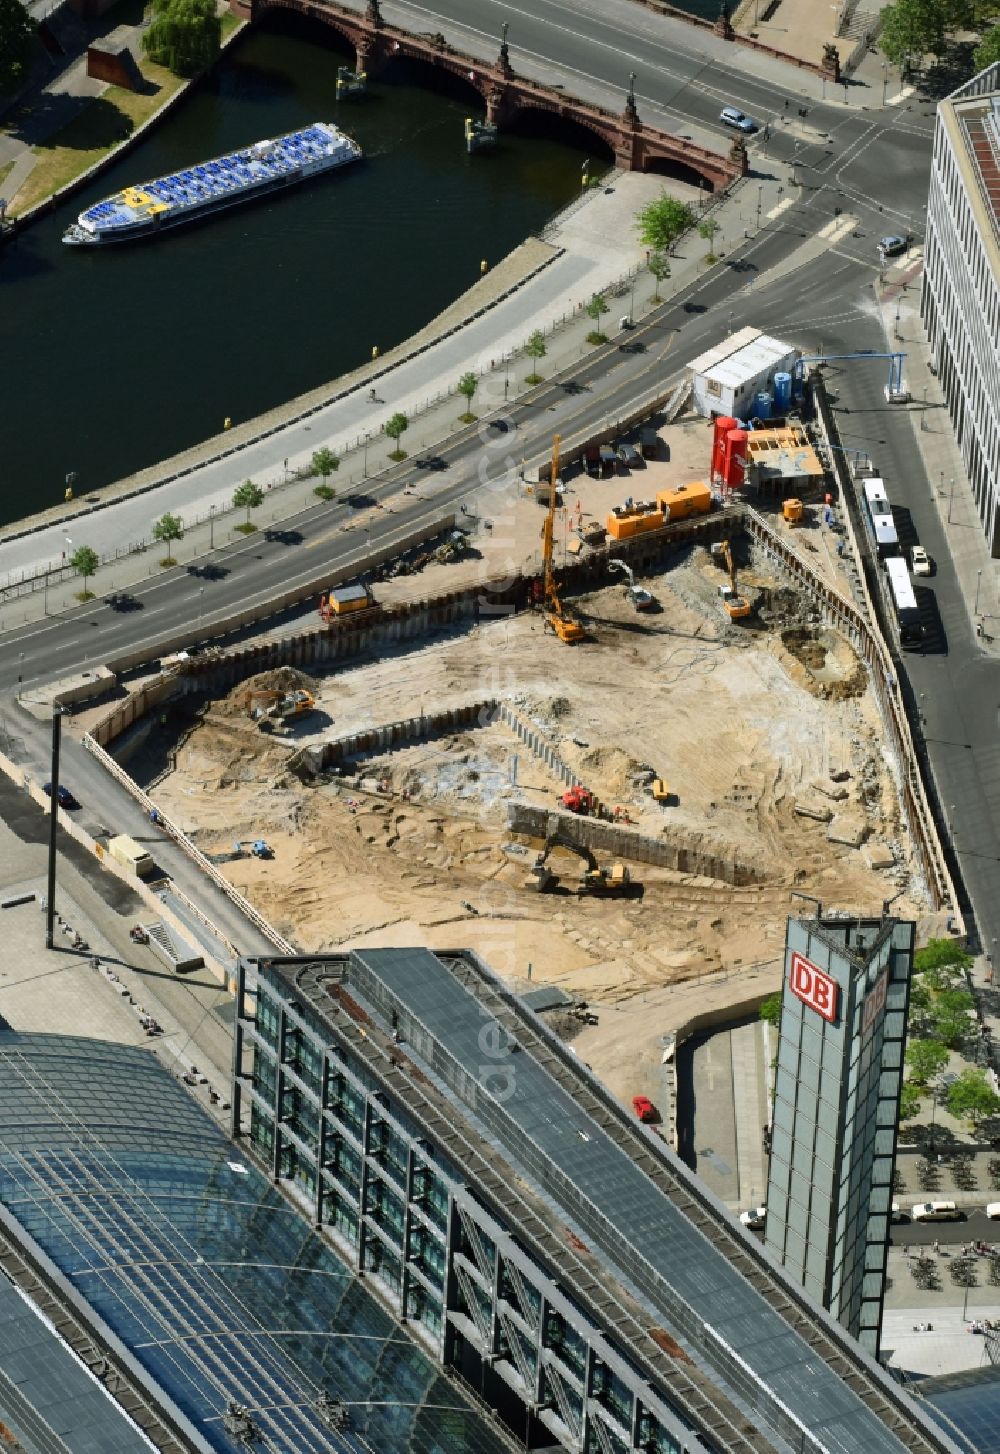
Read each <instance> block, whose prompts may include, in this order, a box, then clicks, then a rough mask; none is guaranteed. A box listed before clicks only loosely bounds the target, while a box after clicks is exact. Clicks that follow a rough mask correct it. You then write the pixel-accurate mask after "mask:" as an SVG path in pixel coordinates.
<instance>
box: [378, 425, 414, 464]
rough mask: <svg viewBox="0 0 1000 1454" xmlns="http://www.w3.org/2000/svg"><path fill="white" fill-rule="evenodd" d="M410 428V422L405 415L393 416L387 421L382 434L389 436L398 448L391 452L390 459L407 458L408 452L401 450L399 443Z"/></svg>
mask: <svg viewBox="0 0 1000 1454" xmlns="http://www.w3.org/2000/svg"><path fill="white" fill-rule="evenodd" d="M409 427H410V421H409V419H407V417H406V415H405V414H393V416H392V418H391V419H387V420H386V421H385V423H384V424H383V425H382V433H383V434H386V435H388V437H389V438H390V439H391V440H393V442H394V443H395V446H396V447H395V449H393V450H390V452H389V458H390V459H405V458H406V450H405V449H403V448H401V446H400V443H399V441H400V439H401V438H402V436H403V431H404V430H406V429H408V428H409Z"/></svg>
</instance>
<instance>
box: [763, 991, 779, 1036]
mask: <svg viewBox="0 0 1000 1454" xmlns="http://www.w3.org/2000/svg"><path fill="white" fill-rule="evenodd" d="M758 1014H759V1015H760V1018H761V1019H762V1020H763V1021H764V1022H765V1023H766V1024H768V1025H773V1026H774V1028H775V1029H777V1028H778V1026H779V1025H780V1024H781V991H780V990H775V992H774V994H773V995H768V996H767V998H766V999H764V1000H761V1002H760V1009H759V1011H758Z"/></svg>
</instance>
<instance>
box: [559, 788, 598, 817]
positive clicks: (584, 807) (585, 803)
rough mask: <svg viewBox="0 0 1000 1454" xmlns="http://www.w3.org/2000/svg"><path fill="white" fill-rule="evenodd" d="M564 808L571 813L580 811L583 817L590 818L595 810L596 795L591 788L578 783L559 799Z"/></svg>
mask: <svg viewBox="0 0 1000 1454" xmlns="http://www.w3.org/2000/svg"><path fill="white" fill-rule="evenodd" d="M559 801H560V803H562V805H563V807H564V808H568V809H569V811H570V812H571V813H579V814H580V816H581V817H582V818H589V817H590V815H591V813H592V812H593V811H594V795H593V793H592V792H591V791H590V789H589V788H582V787H580V785H579V783H577V784H576V785H575V786H574V787H572V788H570V789H569V790H568V791H567V792H565V793H563V794H562V796H561V797H560V799H559Z"/></svg>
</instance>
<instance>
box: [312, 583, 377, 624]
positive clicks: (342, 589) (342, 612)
mask: <svg viewBox="0 0 1000 1454" xmlns="http://www.w3.org/2000/svg"><path fill="white" fill-rule="evenodd" d="M325 604H326V610H327V612H328V613H329V614H330V615H331V616H347V615H349V614H350V612H351V611H363V610H364V609H365V608H366V606H370V605H371V593H370V592H369V590H368V587H367V586H363V585H360V584H358V585H352V586H334V587H333V590H332V591H330V593H329V596H328V598H327V601H326V603H325ZM323 608H324V602H323V597H322V596H321V597H320V610H321V611H322V610H323Z"/></svg>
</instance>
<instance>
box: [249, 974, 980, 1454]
mask: <svg viewBox="0 0 1000 1454" xmlns="http://www.w3.org/2000/svg"><path fill="white" fill-rule="evenodd" d="M235 1029H236V1040H235V1047H234V1053H235V1062H234V1069H235V1074H234V1091H233V1131H234V1135H237V1136H239V1137H241V1138H242V1142H241V1144H242V1145H243V1146H245V1147H246V1148H247V1150H248V1151H249V1152H250V1153H251V1154H253V1155H255V1156H256V1157H259V1158H260V1159H261V1160H262V1161H263V1162H264V1164H265V1165H266V1167H267V1170H268V1172H269V1173H270V1175H271V1177H272V1179H273V1180H274V1182H275V1183H276V1184H277V1185H278V1186H280V1187H281V1188H282V1189H284V1190H285V1191H286V1192H287V1194H288V1196H289V1197H290V1198H293V1199H294V1200H295V1201H296V1202H298V1204H299V1205H300V1207H301V1209H302V1213H303V1215H304V1216H305V1217H307V1218H308V1219H309V1221H310V1222H311V1223H313V1224H315V1225H316V1226H317V1227H319V1228H321V1229H322V1231H323V1232H324V1233H325V1234H326V1235H327V1236H328V1237H329V1238H330V1239H331V1241H332V1242H333V1243H334V1244H335V1245H336V1246H337V1247H338V1249H339V1251H340V1253H341V1254H342V1256H343V1257H344V1258H345V1259H347V1260H348V1261H349V1263H350V1265H351V1267H352V1268H353V1269H354V1271H355V1272H356V1273H357V1274H359V1275H360V1276H362V1277H363V1278H364V1280H365V1282H366V1284H368V1285H369V1286H370V1287H371V1288H372V1289H373V1290H377V1291H378V1293H379V1295H380V1296H381V1297H382V1298H383V1299H384V1301H385V1303H386V1305H387V1306H388V1307H389V1308H390V1309H391V1310H392V1312H393V1313H394V1314H395V1316H396V1317H398V1318H399V1319H400V1320H401V1321H403V1322H404V1323H405V1325H406V1327H407V1328H408V1329H410V1331H411V1333H412V1336H413V1337H414V1339H415V1340H416V1341H417V1342H419V1343H420V1344H422V1345H423V1347H424V1348H426V1349H427V1350H428V1352H429V1353H430V1354H431V1355H432V1356H433V1357H434V1358H435V1359H436V1360H437V1361H438V1363H439V1364H441V1365H442V1366H443V1367H444V1368H445V1369H446V1370H447V1371H448V1372H449V1373H450V1374H452V1375H453V1380H454V1383H455V1385H456V1386H462V1385H463V1384H464V1385H466V1386H471V1388H472V1389H473V1390H474V1391H475V1393H476V1394H478V1396H479V1398H480V1399H481V1400H482V1401H483V1402H484V1403H485V1404H487V1405H489V1406H490V1407H491V1408H493V1409H495V1410H496V1411H497V1413H498V1415H499V1416H500V1418H501V1419H502V1420H503V1421H504V1422H505V1424H506V1426H507V1428H508V1429H509V1430H510V1431H512V1433H513V1434H514V1435H516V1437H517V1438H518V1440H519V1441H521V1442H522V1443H523V1444H524V1445H525V1446H527V1447H528V1448H548V1449H551V1448H564V1449H567V1450H575V1451H580V1450H588V1451H600V1454H624V1451H628V1450H640V1449H641V1450H644V1451H649V1454H695V1451H697V1454H704V1451H705V1450H706V1449H707V1450H711V1451H715V1454H723V1451H725V1454H751V1451H753V1454H779V1451H780V1454H791V1451H797V1454H819V1451H826V1454H859V1451H861V1450H863V1451H864V1454H890V1451H891V1454H900V1451H902V1450H912V1451H914V1454H916V1451H921V1454H924V1451H927V1454H929V1451H931V1450H945V1449H951V1450H953V1449H955V1448H956V1447H957V1446H956V1445H955V1444H954V1443H953V1442H952V1441H951V1440H950V1438H949V1437H948V1435H947V1433H945V1432H944V1431H942V1430H941V1429H940V1428H939V1427H938V1426H937V1425H936V1424H935V1423H934V1422H933V1421H932V1420H931V1419H930V1417H929V1415H928V1414H927V1412H926V1411H925V1410H923V1409H922V1408H921V1407H920V1405H919V1404H918V1403H917V1402H916V1401H914V1400H912V1399H910V1398H909V1396H908V1395H907V1394H906V1392H905V1391H904V1390H903V1389H901V1388H900V1387H899V1385H898V1384H897V1383H896V1382H895V1381H894V1380H893V1379H892V1378H891V1377H890V1376H889V1375H888V1374H886V1373H885V1372H884V1371H883V1370H882V1369H881V1368H880V1367H879V1366H878V1364H877V1363H876V1362H875V1361H874V1360H873V1359H872V1358H871V1357H870V1356H869V1355H868V1354H867V1353H866V1352H865V1351H864V1350H863V1349H862V1348H861V1347H860V1346H859V1345H858V1343H857V1342H856V1341H855V1340H854V1339H853V1338H851V1337H849V1336H848V1335H847V1334H846V1333H845V1332H844V1330H843V1329H842V1328H841V1327H840V1326H839V1324H837V1323H836V1322H835V1321H834V1320H833V1319H832V1318H830V1317H829V1315H828V1314H827V1313H825V1312H824V1311H823V1310H822V1309H821V1308H820V1307H819V1306H818V1305H817V1304H816V1303H814V1302H813V1301H812V1299H811V1298H809V1297H808V1295H807V1294H806V1293H805V1292H804V1291H803V1290H802V1288H801V1287H800V1286H799V1284H798V1283H797V1281H796V1280H794V1279H793V1278H791V1277H789V1276H788V1275H787V1274H785V1273H784V1272H783V1271H782V1269H781V1268H780V1267H779V1266H778V1265H777V1264H776V1263H775V1262H774V1261H773V1259H771V1258H770V1257H768V1256H767V1254H766V1252H765V1251H764V1249H763V1248H762V1247H761V1246H760V1245H759V1243H758V1242H757V1241H756V1240H755V1239H754V1238H753V1237H752V1236H751V1235H750V1234H748V1233H747V1232H745V1231H744V1229H743V1228H742V1227H741V1226H740V1225H739V1224H738V1222H736V1221H734V1219H733V1218H732V1217H731V1216H730V1215H729V1213H728V1212H727V1210H726V1209H725V1207H724V1206H723V1205H722V1204H721V1203H720V1202H718V1201H717V1200H716V1199H715V1198H714V1197H713V1196H712V1195H711V1193H710V1192H708V1191H707V1190H706V1188H705V1187H704V1186H703V1185H702V1184H701V1183H700V1182H699V1181H698V1179H697V1178H696V1177H695V1176H694V1175H693V1173H692V1172H691V1171H690V1170H689V1169H688V1168H687V1167H685V1166H684V1165H683V1163H682V1162H681V1161H680V1160H679V1158H678V1157H677V1156H675V1155H674V1153H673V1152H672V1150H671V1149H670V1148H669V1147H668V1145H667V1144H666V1143H665V1141H664V1140H663V1139H662V1137H660V1136H658V1135H657V1134H656V1133H655V1131H654V1130H653V1129H652V1128H650V1127H647V1126H643V1125H641V1124H640V1123H639V1122H638V1121H637V1120H636V1118H635V1117H634V1116H633V1115H632V1114H631V1113H630V1112H627V1111H626V1110H625V1109H624V1108H623V1107H622V1106H621V1105H620V1104H619V1103H618V1101H616V1100H615V1098H614V1097H613V1096H612V1095H611V1094H610V1092H608V1091H607V1090H606V1088H605V1087H604V1086H603V1085H602V1084H601V1083H600V1081H598V1080H597V1079H596V1077H595V1076H593V1075H592V1074H591V1072H590V1071H589V1070H588V1069H587V1067H586V1066H585V1065H584V1064H583V1063H582V1062H581V1061H580V1060H579V1058H578V1057H577V1056H575V1055H574V1054H573V1053H572V1051H571V1050H570V1049H569V1048H568V1047H567V1046H566V1045H565V1044H563V1043H562V1042H561V1041H560V1040H559V1039H558V1038H557V1037H556V1036H555V1035H554V1034H553V1033H552V1032H551V1031H550V1030H549V1029H548V1027H547V1026H546V1025H545V1024H544V1023H543V1022H542V1020H541V1019H540V1018H539V1017H538V1016H537V1015H535V1014H534V1013H533V1012H532V1011H530V1010H529V1009H527V1008H526V1007H525V1006H524V1004H523V1003H522V1002H521V1001H520V1000H519V999H518V998H517V997H516V996H515V995H513V994H512V993H511V992H510V991H508V990H507V989H506V988H505V987H504V985H503V984H502V983H501V981H499V980H498V979H497V978H496V977H495V976H494V975H493V974H492V973H491V972H490V970H489V969H488V967H487V966H486V965H485V964H484V963H483V962H482V961H481V960H480V959H479V958H478V957H477V956H476V955H475V954H472V953H470V952H467V951H440V952H438V953H432V952H431V951H429V950H427V949H368V948H365V949H359V950H354V951H352V952H350V953H343V954H334V955H327V956H310V957H301V958H281V959H276V958H275V959H271V958H268V959H262V960H249V961H242V962H241V963H240V966H239V991H238V998H237V1021H236V1027H235Z"/></svg>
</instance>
